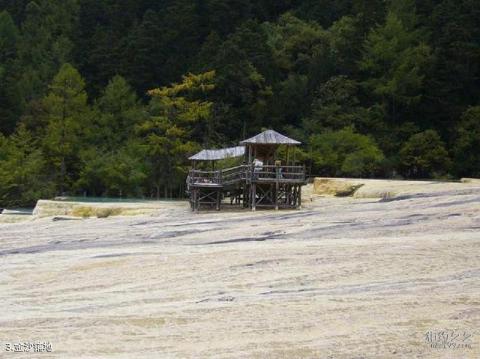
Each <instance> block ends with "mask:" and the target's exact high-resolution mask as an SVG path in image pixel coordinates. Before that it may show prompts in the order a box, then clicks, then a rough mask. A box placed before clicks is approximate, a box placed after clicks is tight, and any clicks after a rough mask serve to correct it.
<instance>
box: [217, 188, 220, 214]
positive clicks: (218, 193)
mask: <svg viewBox="0 0 480 359" xmlns="http://www.w3.org/2000/svg"><path fill="white" fill-rule="evenodd" d="M217 211H220V190H217Z"/></svg>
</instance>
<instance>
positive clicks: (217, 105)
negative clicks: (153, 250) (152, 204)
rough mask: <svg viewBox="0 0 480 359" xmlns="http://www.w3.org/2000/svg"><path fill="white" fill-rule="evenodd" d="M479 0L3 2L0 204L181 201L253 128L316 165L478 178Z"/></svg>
mask: <svg viewBox="0 0 480 359" xmlns="http://www.w3.org/2000/svg"><path fill="white" fill-rule="evenodd" d="M479 76H480V2H479V1H478V0H418V1H413V0H331V1H326V0H275V1H272V0H122V1H118V0H0V83H1V86H0V207H1V206H26V205H31V204H33V203H34V202H35V201H36V200H37V199H38V198H40V197H43V198H50V197H53V196H55V195H60V194H68V195H88V196H122V197H148V198H158V197H178V196H182V195H183V192H184V182H185V176H186V171H187V169H188V165H189V164H188V161H187V160H186V158H187V157H188V155H190V154H193V153H194V152H195V151H197V150H198V149H200V148H202V147H209V148H216V147H220V146H224V145H232V144H236V143H238V141H239V140H241V139H243V138H245V137H247V136H250V135H254V134H256V133H257V132H258V131H260V130H262V129H265V128H273V129H276V130H277V131H280V132H282V133H285V134H286V135H290V136H292V137H294V138H296V139H298V140H301V141H302V142H303V144H304V145H303V146H302V154H301V159H302V161H304V162H305V163H306V164H307V168H308V170H309V171H310V173H311V174H314V175H329V176H366V177H388V178H389V177H399V178H440V179H454V178H459V177H462V176H472V177H473V176H480V79H479Z"/></svg>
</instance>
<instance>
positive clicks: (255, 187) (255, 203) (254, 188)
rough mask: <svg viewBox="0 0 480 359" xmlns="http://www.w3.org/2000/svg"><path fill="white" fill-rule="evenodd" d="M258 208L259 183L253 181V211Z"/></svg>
mask: <svg viewBox="0 0 480 359" xmlns="http://www.w3.org/2000/svg"><path fill="white" fill-rule="evenodd" d="M256 209H257V185H256V184H255V182H254V183H252V211H254V212H255V210H256Z"/></svg>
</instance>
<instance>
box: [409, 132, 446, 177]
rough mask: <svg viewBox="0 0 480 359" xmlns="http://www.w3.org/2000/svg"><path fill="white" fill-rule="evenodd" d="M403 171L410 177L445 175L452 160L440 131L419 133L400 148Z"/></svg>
mask: <svg viewBox="0 0 480 359" xmlns="http://www.w3.org/2000/svg"><path fill="white" fill-rule="evenodd" d="M400 163H401V170H402V173H403V174H404V175H405V176H407V177H409V178H428V177H439V176H443V175H445V174H446V173H447V172H448V170H449V168H450V166H451V161H450V158H449V156H448V152H447V150H446V149H445V144H444V142H443V141H442V140H441V138H440V136H439V135H438V133H437V132H436V131H434V130H427V131H424V132H421V133H417V134H415V135H413V136H412V137H410V139H409V140H408V141H407V142H406V143H405V144H404V145H403V147H402V149H401V150H400Z"/></svg>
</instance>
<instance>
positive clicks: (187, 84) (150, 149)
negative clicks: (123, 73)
mask: <svg viewBox="0 0 480 359" xmlns="http://www.w3.org/2000/svg"><path fill="white" fill-rule="evenodd" d="M214 76H215V73H214V72H207V73H203V74H200V75H193V74H189V75H187V76H184V78H183V81H182V82H181V83H178V84H173V85H171V86H169V87H162V88H159V89H153V90H151V91H149V95H150V96H152V100H151V102H150V114H151V115H150V118H148V119H147V120H146V121H145V122H144V123H143V124H142V125H141V126H139V128H138V133H139V135H140V136H141V137H142V138H143V141H144V148H145V153H146V156H147V158H148V164H149V171H150V183H151V185H152V186H153V187H154V188H155V195H156V197H157V198H159V197H160V191H161V188H163V189H164V195H165V197H168V196H170V195H171V194H172V191H173V190H174V189H175V188H176V189H178V188H181V185H182V184H183V181H184V179H185V176H186V172H187V168H188V161H187V160H186V159H187V157H188V154H193V153H194V152H195V150H197V149H198V147H199V145H198V143H196V142H195V141H193V138H192V134H193V132H194V130H195V127H196V126H197V125H198V124H199V122H202V121H208V120H209V118H210V117H211V116H212V103H211V102H208V101H206V100H204V96H205V94H206V93H207V92H209V91H211V90H213V89H214V85H213V80H214Z"/></svg>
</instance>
